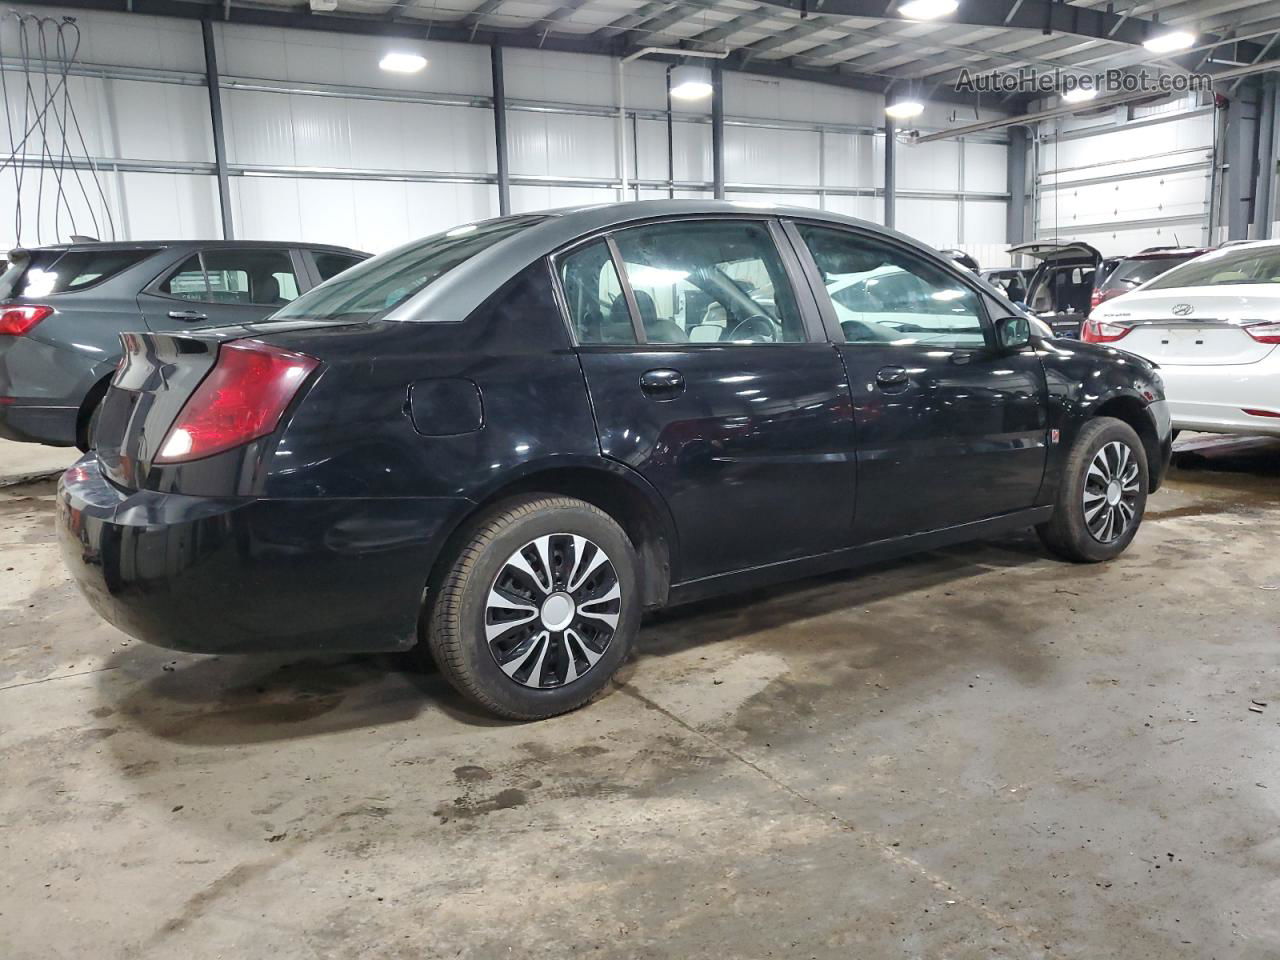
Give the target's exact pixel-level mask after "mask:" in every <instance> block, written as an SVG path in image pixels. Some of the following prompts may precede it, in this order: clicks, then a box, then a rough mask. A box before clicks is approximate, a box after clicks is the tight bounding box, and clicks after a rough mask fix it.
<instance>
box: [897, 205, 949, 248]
mask: <svg viewBox="0 0 1280 960" xmlns="http://www.w3.org/2000/svg"><path fill="white" fill-rule="evenodd" d="M894 210H895V225H896V227H897V229H898V230H900V231H902V232H903V233H905V234H907V235H908V236H911V237H915V238H916V239H917V240H923V241H924V242H925V243H927V244H929V245H930V246H933V247H947V246H952V245H954V244H955V242H956V238H957V237H959V235H960V204H958V203H957V202H956V201H954V200H923V199H920V198H918V197H902V196H900V197H898V201H897V205H896V206H895V208H894Z"/></svg>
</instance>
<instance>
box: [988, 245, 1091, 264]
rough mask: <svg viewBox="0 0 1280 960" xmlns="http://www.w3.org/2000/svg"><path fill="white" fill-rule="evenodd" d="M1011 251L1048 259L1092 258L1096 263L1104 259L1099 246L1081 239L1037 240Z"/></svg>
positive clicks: (1014, 247)
mask: <svg viewBox="0 0 1280 960" xmlns="http://www.w3.org/2000/svg"><path fill="white" fill-rule="evenodd" d="M1009 252H1010V253H1016V254H1019V255H1021V256H1024V257H1034V258H1035V259H1036V260H1046V261H1048V260H1090V261H1092V262H1093V263H1095V264H1097V263H1100V262H1101V261H1102V254H1101V253H1099V252H1098V248H1097V247H1094V246H1092V245H1090V244H1087V243H1083V242H1081V241H1079V240H1037V241H1034V242H1032V243H1020V244H1018V245H1017V246H1013V247H1010V248H1009Z"/></svg>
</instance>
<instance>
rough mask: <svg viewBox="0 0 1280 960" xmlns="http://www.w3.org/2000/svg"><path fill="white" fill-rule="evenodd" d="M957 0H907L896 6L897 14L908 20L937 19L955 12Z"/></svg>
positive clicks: (957, 4)
mask: <svg viewBox="0 0 1280 960" xmlns="http://www.w3.org/2000/svg"><path fill="white" fill-rule="evenodd" d="M959 6H960V3H959V0H908V2H907V3H904V4H902V6H900V7H898V15H899V16H901V17H906V18H907V19H908V20H937V19H938V18H939V17H945V16H946V15H947V14H949V13H955V12H956V9H957V8H958V7H959Z"/></svg>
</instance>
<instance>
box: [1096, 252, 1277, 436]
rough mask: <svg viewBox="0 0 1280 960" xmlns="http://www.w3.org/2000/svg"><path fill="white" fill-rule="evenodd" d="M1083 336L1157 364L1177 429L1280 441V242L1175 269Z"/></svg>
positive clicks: (1110, 307)
mask: <svg viewBox="0 0 1280 960" xmlns="http://www.w3.org/2000/svg"><path fill="white" fill-rule="evenodd" d="M1083 336H1084V339H1085V340H1086V341H1089V342H1091V343H1103V344H1115V345H1116V346H1117V347H1120V348H1121V349H1124V350H1126V351H1128V352H1130V353H1134V354H1137V355H1138V356H1141V357H1145V358H1146V359H1148V360H1152V361H1154V362H1156V363H1158V364H1159V365H1160V375H1161V377H1162V378H1163V379H1164V381H1165V385H1166V390H1167V392H1168V397H1169V410H1170V415H1171V416H1172V418H1173V424H1174V427H1175V428H1176V429H1188V430H1204V431H1208V432H1213V433H1243V434H1270V435H1273V436H1280V240H1271V241H1263V242H1254V243H1249V244H1240V245H1236V246H1231V247H1224V248H1222V249H1219V250H1215V251H1212V252H1210V253H1206V254H1204V255H1203V256H1200V257H1197V258H1195V259H1194V260H1190V261H1188V262H1186V263H1183V264H1181V265H1179V266H1176V267H1174V268H1173V269H1171V270H1169V271H1167V272H1165V273H1162V274H1161V275H1160V276H1158V277H1156V278H1154V279H1152V280H1149V281H1147V282H1146V283H1144V284H1143V285H1142V286H1140V287H1138V288H1137V289H1136V290H1133V291H1132V292H1130V293H1127V294H1125V295H1124V296H1123V297H1118V298H1116V299H1113V300H1108V301H1105V302H1104V303H1102V304H1101V305H1099V306H1098V307H1097V308H1095V309H1094V311H1093V314H1092V315H1091V316H1090V317H1089V320H1088V321H1087V322H1086V323H1085V327H1084V334H1083Z"/></svg>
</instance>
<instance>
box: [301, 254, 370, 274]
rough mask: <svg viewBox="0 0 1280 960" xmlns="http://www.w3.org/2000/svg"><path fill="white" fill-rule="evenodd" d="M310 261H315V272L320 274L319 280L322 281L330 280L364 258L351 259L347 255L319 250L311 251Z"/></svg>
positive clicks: (350, 256) (349, 255) (351, 257)
mask: <svg viewBox="0 0 1280 960" xmlns="http://www.w3.org/2000/svg"><path fill="white" fill-rule="evenodd" d="M311 259H313V260H314V261H315V264H316V272H317V273H318V274H320V279H321V280H322V281H324V280H331V279H332V278H334V277H336V276H337V275H338V274H340V273H341V272H342V271H343V270H348V269H350V268H351V267H354V266H355V265H356V264H357V263H359V262H360V261H361V260H363V259H364V257H353V256H352V255H351V254H349V253H327V252H321V251H320V250H312V251H311Z"/></svg>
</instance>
